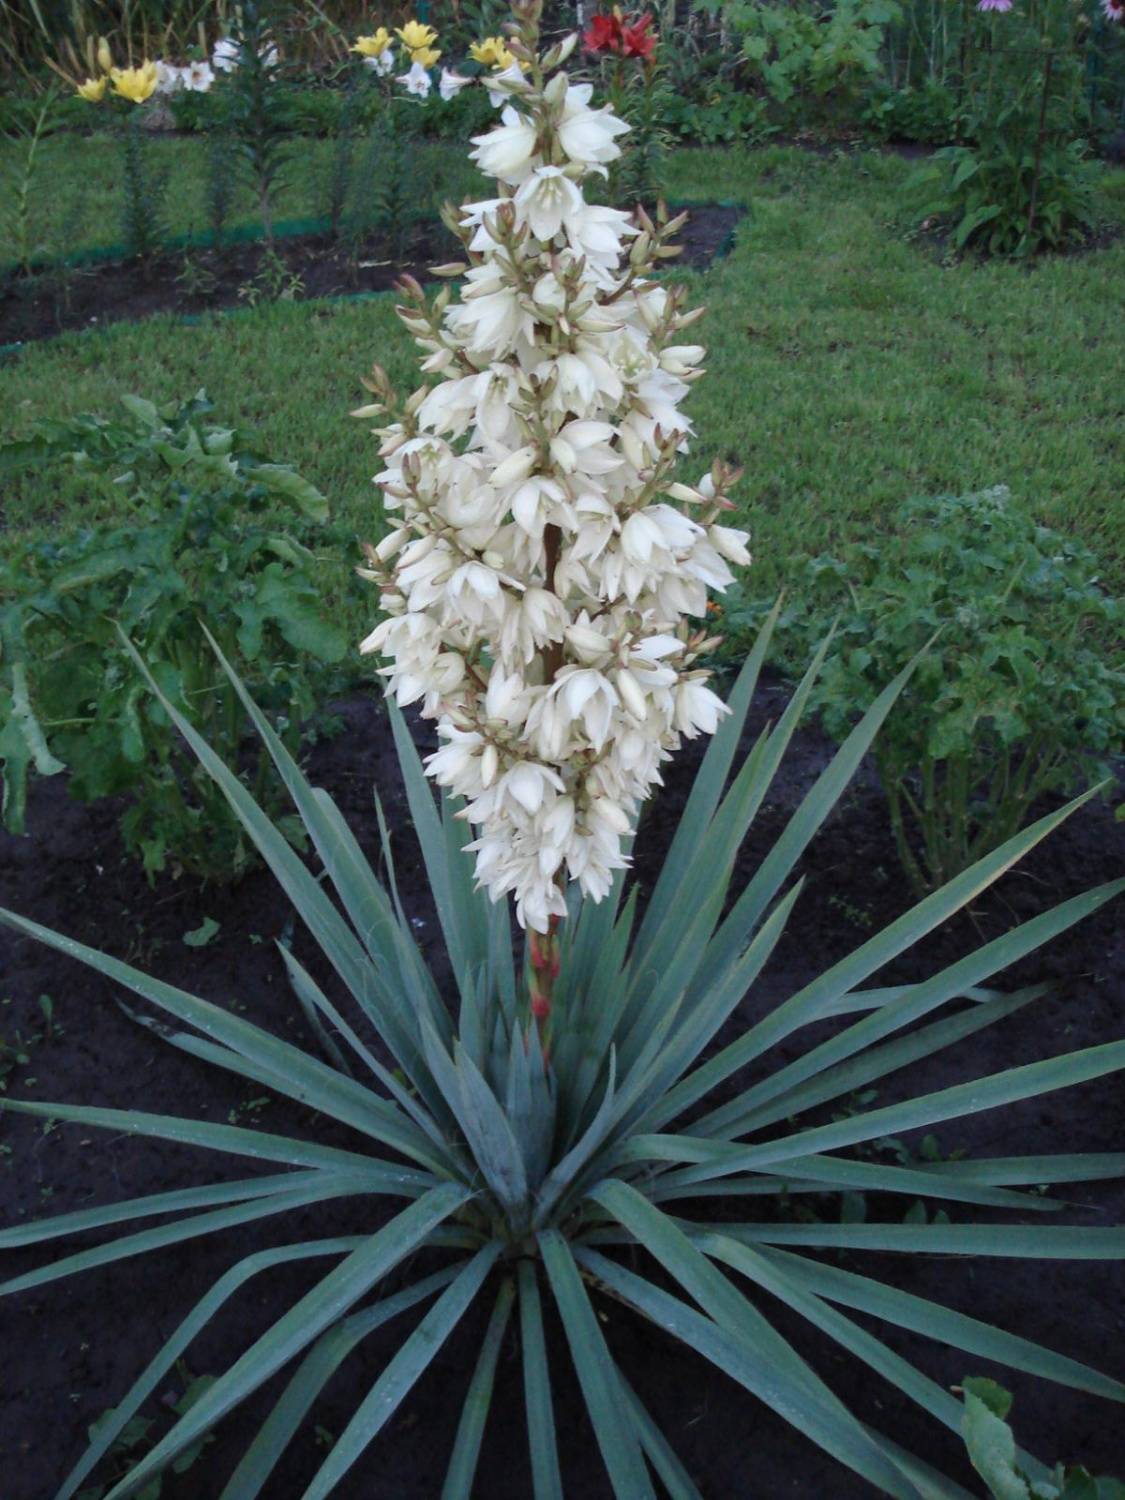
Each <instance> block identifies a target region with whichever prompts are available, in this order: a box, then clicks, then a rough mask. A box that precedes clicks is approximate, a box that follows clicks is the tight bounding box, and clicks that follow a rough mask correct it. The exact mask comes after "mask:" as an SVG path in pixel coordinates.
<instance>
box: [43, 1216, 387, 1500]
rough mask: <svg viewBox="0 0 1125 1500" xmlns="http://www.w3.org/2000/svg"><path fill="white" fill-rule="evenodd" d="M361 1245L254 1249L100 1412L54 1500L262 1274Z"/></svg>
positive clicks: (347, 1241)
mask: <svg viewBox="0 0 1125 1500" xmlns="http://www.w3.org/2000/svg"><path fill="white" fill-rule="evenodd" d="M362 1243H363V1239H362V1238H361V1237H358V1236H354V1235H353V1236H348V1237H346V1238H340V1239H329V1240H308V1241H306V1242H304V1243H303V1244H296V1245H281V1246H279V1247H277V1248H276V1249H271V1250H259V1251H258V1252H257V1253H256V1254H254V1255H248V1256H247V1257H246V1258H245V1259H244V1260H240V1261H239V1262H238V1263H237V1264H236V1265H234V1266H232V1267H231V1268H230V1270H229V1271H227V1272H225V1274H224V1275H222V1276H221V1277H220V1278H219V1280H218V1281H216V1282H215V1284H214V1286H213V1287H212V1288H211V1290H210V1291H209V1292H207V1294H206V1295H205V1296H204V1297H202V1298H201V1299H200V1300H199V1302H198V1303H196V1305H195V1307H194V1308H193V1309H192V1311H191V1312H190V1313H189V1314H188V1316H187V1317H186V1318H185V1319H184V1320H183V1322H182V1323H181V1324H180V1326H179V1327H178V1328H177V1329H176V1331H175V1332H174V1333H173V1334H172V1336H171V1338H169V1339H168V1340H167V1341H166V1342H165V1343H164V1344H163V1345H162V1346H161V1348H160V1349H159V1351H158V1352H157V1353H156V1355H155V1356H154V1357H153V1359H152V1360H151V1361H150V1362H149V1364H148V1365H147V1366H146V1368H145V1369H144V1370H143V1371H142V1373H141V1374H140V1375H139V1376H138V1377H137V1379H136V1380H135V1381H134V1382H133V1384H132V1385H131V1386H130V1388H129V1390H128V1391H127V1392H126V1393H125V1395H124V1396H123V1397H122V1399H121V1400H120V1401H118V1402H116V1403H115V1404H114V1406H113V1407H112V1409H111V1410H109V1411H107V1412H105V1413H104V1414H103V1416H102V1418H101V1420H100V1421H99V1422H98V1424H97V1428H96V1430H95V1431H94V1433H93V1435H92V1436H91V1438H90V1444H89V1447H87V1449H86V1450H85V1452H84V1453H83V1454H82V1457H81V1458H80V1459H79V1460H78V1462H77V1463H76V1464H75V1466H74V1468H73V1469H72V1470H71V1471H70V1473H69V1474H68V1475H67V1477H66V1480H65V1481H64V1483H63V1486H62V1488H61V1489H60V1490H59V1492H58V1494H57V1495H56V1496H55V1500H71V1497H72V1496H73V1495H74V1494H75V1492H76V1491H77V1489H78V1486H79V1485H80V1484H81V1483H82V1481H83V1480H84V1479H85V1478H86V1477H87V1476H88V1475H89V1474H90V1473H91V1472H92V1471H93V1469H94V1468H95V1467H96V1466H97V1464H98V1463H99V1461H100V1460H101V1458H102V1457H103V1456H104V1455H105V1454H106V1453H108V1452H109V1450H110V1449H111V1448H112V1447H113V1445H114V1444H115V1443H116V1441H117V1439H118V1437H119V1436H120V1435H121V1433H122V1431H123V1429H124V1428H125V1427H126V1426H127V1424H128V1423H129V1422H130V1421H131V1420H132V1418H133V1417H135V1416H136V1414H137V1413H138V1412H139V1411H140V1409H141V1407H142V1406H143V1405H144V1403H145V1401H147V1400H148V1398H149V1396H151V1395H152V1393H153V1391H155V1390H156V1389H157V1387H158V1386H159V1385H160V1383H161V1381H163V1380H164V1379H165V1378H166V1377H167V1375H168V1373H169V1371H170V1370H172V1369H174V1367H175V1365H176V1362H177V1360H179V1359H180V1358H182V1356H183V1355H184V1353H185V1352H186V1351H187V1349H188V1348H189V1346H190V1345H191V1343H192V1342H193V1340H194V1339H195V1338H196V1337H197V1336H198V1335H199V1333H200V1332H201V1331H202V1329H204V1328H205V1327H206V1326H207V1324H208V1323H209V1322H210V1321H211V1319H212V1318H213V1317H214V1316H215V1314H216V1313H217V1312H218V1311H219V1310H220V1308H221V1307H222V1306H223V1304H224V1303H226V1302H227V1301H229V1299H230V1298H231V1297H232V1296H233V1295H234V1294H235V1293H236V1292H237V1291H240V1290H241V1288H242V1287H244V1286H245V1285H246V1283H247V1282H249V1281H251V1280H252V1279H253V1278H254V1277H255V1276H257V1275H258V1273H259V1272H261V1271H268V1270H272V1269H273V1267H274V1266H280V1265H285V1264H287V1263H288V1262H290V1261H295V1260H307V1259H311V1258H314V1257H316V1256H321V1255H347V1254H349V1253H350V1252H351V1251H352V1250H355V1249H356V1248H357V1247H358V1246H359V1245H361V1244H362Z"/></svg>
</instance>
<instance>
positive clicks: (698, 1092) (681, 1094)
mask: <svg viewBox="0 0 1125 1500" xmlns="http://www.w3.org/2000/svg"><path fill="white" fill-rule="evenodd" d="M1097 790H1098V789H1097V788H1096V787H1092V788H1090V790H1089V791H1086V792H1083V793H1082V795H1081V796H1079V797H1075V798H1074V799H1073V800H1072V801H1070V802H1068V803H1067V804H1066V805H1065V806H1064V807H1062V808H1059V809H1058V810H1057V811H1056V812H1052V813H1048V814H1047V815H1046V816H1045V817H1042V818H1040V819H1039V820H1038V822H1036V823H1033V824H1031V826H1030V827H1028V828H1025V829H1023V830H1022V831H1021V832H1020V833H1018V834H1015V835H1013V837H1012V838H1010V839H1008V840H1007V842H1006V843H1004V844H1001V845H1000V847H999V848H998V849H995V850H993V851H992V852H991V853H990V854H987V855H985V856H984V858H983V859H980V860H978V861H977V863H976V864H975V865H973V866H971V868H970V869H968V870H966V871H964V872H963V873H962V874H960V875H958V876H955V877H954V879H953V880H951V881H949V882H948V884H946V885H944V886H942V887H941V889H940V890H938V891H935V892H933V894H932V895H929V896H927V897H926V898H925V899H924V900H923V901H921V902H919V903H918V904H917V905H916V906H914V907H911V909H910V910H909V911H907V912H905V913H904V914H903V915H902V916H901V917H898V918H896V919H895V921H893V922H891V923H890V925H889V926H887V927H885V928H884V929H883V931H882V932H879V933H877V934H876V935H875V936H874V937H872V938H869V939H868V940H867V941H866V942H865V943H862V944H861V945H860V947H858V948H857V949H856V950H855V951H854V952H853V953H850V954H848V955H847V957H846V958H843V959H841V960H840V961H839V962H838V963H835V964H833V965H832V966H831V968H829V969H826V970H825V971H824V973H823V974H820V975H818V976H817V978H816V979H814V980H812V981H811V983H809V984H807V985H806V986H805V987H804V988H803V989H801V990H799V991H798V992H797V994H795V995H792V996H790V998H789V999H788V1000H786V1001H784V1002H783V1003H782V1004H781V1005H779V1006H776V1007H775V1008H774V1009H773V1010H772V1011H771V1012H770V1014H769V1015H768V1016H766V1017H765V1018H764V1019H763V1020H762V1021H759V1022H758V1023H757V1024H756V1025H755V1026H753V1027H751V1028H750V1030H749V1031H747V1032H745V1033H744V1034H743V1035H742V1036H740V1037H738V1038H736V1039H735V1041H733V1042H731V1043H730V1044H729V1045H728V1046H727V1047H724V1048H723V1050H722V1051H721V1052H719V1053H718V1054H717V1055H716V1056H715V1057H713V1058H711V1059H709V1061H708V1062H706V1063H704V1064H703V1065H702V1067H700V1068H697V1069H696V1071H695V1072H694V1073H692V1074H689V1075H688V1077H687V1078H685V1079H684V1080H683V1082H682V1083H681V1084H679V1085H678V1086H677V1089H676V1102H677V1106H678V1109H679V1110H683V1109H686V1108H688V1106H689V1105H691V1104H693V1103H694V1102H695V1101H696V1100H698V1099H701V1098H702V1097H703V1096H704V1095H705V1094H707V1093H709V1092H710V1090H711V1089H713V1088H715V1087H716V1086H717V1085H718V1084H720V1083H722V1082H724V1080H725V1079H727V1078H729V1077H731V1075H732V1074H734V1073H736V1072H738V1071H739V1069H740V1068H744V1067H745V1066H746V1065H747V1064H748V1063H750V1062H753V1061H754V1059H755V1058H757V1057H760V1056H761V1055H762V1053H763V1052H766V1051H767V1050H768V1049H769V1048H770V1047H772V1046H774V1044H775V1043H777V1042H779V1041H781V1040H783V1039H784V1038H785V1037H787V1036H789V1035H790V1034H791V1033H792V1032H794V1031H796V1030H797V1029H798V1028H800V1027H801V1026H806V1025H808V1024H809V1023H810V1022H812V1021H815V1020H819V1019H820V1018H821V1017H822V1016H824V1015H826V1014H830V1013H832V1008H833V1006H834V1005H835V1004H836V1002H837V1001H838V1000H840V999H841V998H842V997H843V996H846V995H848V994H849V993H850V992H851V991H852V990H853V989H854V988H855V986H856V985H858V984H862V983H863V981H864V980H865V979H866V978H867V977H868V976H869V975H871V974H873V973H875V971H876V970H877V969H879V968H881V967H882V966H883V965H884V964H887V963H890V961H891V960H892V959H894V958H897V957H898V955H899V954H900V953H903V952H904V951H905V950H906V949H907V948H910V947H912V946H913V945H914V944H915V943H917V942H919V941H920V940H921V939H922V938H923V937H925V936H926V934H927V933H929V932H932V931H933V930H934V928H935V927H938V926H940V925H941V924H942V923H943V922H947V921H948V920H949V918H950V917H952V916H953V915H954V914H955V913H956V912H958V911H960V910H961V908H962V907H964V906H965V905H966V904H967V903H968V902H969V901H971V900H973V899H974V898H975V897H977V896H979V895H980V893H981V891H983V890H985V889H986V888H987V887H988V886H989V885H991V884H992V883H993V882H994V881H996V880H998V879H999V878H1000V876H1001V875H1002V874H1004V872H1005V871H1006V870H1008V869H1010V868H1011V867H1012V865H1014V864H1015V863H1016V862H1017V861H1018V860H1020V859H1022V858H1023V856H1024V855H1025V854H1026V853H1027V852H1028V851H1029V850H1030V849H1032V848H1033V847H1034V846H1035V845H1036V844H1037V843H1039V842H1040V841H1041V840H1042V839H1044V838H1046V837H1047V835H1048V834H1049V833H1052V832H1053V831H1054V829H1056V828H1057V827H1058V826H1059V824H1060V823H1062V822H1063V821H1064V820H1065V819H1066V818H1068V817H1069V816H1070V815H1071V813H1073V812H1075V811H1076V810H1077V809H1078V808H1079V807H1081V806H1082V805H1083V804H1084V803H1085V802H1088V801H1089V800H1090V798H1091V797H1092V796H1094V795H1095V794H1096V792H1097ZM1107 899H1108V898H1107ZM669 1118H672V1116H669Z"/></svg>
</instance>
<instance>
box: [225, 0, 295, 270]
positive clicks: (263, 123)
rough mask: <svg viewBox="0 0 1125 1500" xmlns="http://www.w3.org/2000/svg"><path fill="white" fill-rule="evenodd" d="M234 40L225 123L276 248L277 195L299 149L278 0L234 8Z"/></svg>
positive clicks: (247, 1) (251, 0)
mask: <svg viewBox="0 0 1125 1500" xmlns="http://www.w3.org/2000/svg"><path fill="white" fill-rule="evenodd" d="M230 39H231V41H232V42H233V43H234V46H235V47H236V48H237V52H236V53H235V55H234V56H233V57H232V59H231V63H232V65H231V66H230V68H229V70H228V71H227V74H226V77H225V79H224V80H223V81H222V84H221V85H220V92H219V109H220V117H221V124H222V126H224V127H225V128H226V129H228V130H229V131H230V133H231V135H232V136H233V138H234V141H235V145H236V152H237V157H238V160H239V162H240V165H241V168H242V175H243V176H244V177H245V178H246V180H247V181H248V182H249V184H250V187H251V189H252V191H253V193H254V197H255V199H256V201H257V205H258V213H259V216H260V218H261V224H262V236H263V239H264V241H265V245H266V249H267V250H272V249H273V246H274V214H275V206H276V203H277V194H278V190H279V188H280V186H281V184H282V181H283V180H284V174H285V170H286V168H287V166H288V164H289V160H290V158H291V155H292V150H293V142H292V140H291V138H290V136H289V132H288V129H287V125H286V119H285V108H284V101H283V98H282V92H281V88H280V78H279V56H278V46H277V32H276V26H275V20H274V14H273V4H272V0H243V3H242V4H240V5H239V6H238V7H237V8H236V9H235V10H234V11H233V13H232V20H231V31H230Z"/></svg>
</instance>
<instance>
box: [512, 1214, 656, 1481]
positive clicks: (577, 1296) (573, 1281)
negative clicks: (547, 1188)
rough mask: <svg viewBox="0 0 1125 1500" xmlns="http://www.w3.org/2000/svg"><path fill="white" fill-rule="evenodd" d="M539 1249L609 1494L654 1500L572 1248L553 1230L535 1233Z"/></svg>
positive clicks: (646, 1472)
mask: <svg viewBox="0 0 1125 1500" xmlns="http://www.w3.org/2000/svg"><path fill="white" fill-rule="evenodd" d="M539 1246H540V1250H541V1252H542V1256H543V1264H544V1266H545V1267H546V1270H547V1278H548V1280H549V1281H550V1284H551V1290H552V1292H553V1293H554V1296H555V1302H556V1303H557V1305H558V1309H559V1313H560V1315H561V1317H562V1321H563V1327H564V1328H565V1330H566V1336H567V1341H568V1342H569V1344H570V1352H571V1357H572V1359H573V1361H574V1368H575V1372H576V1373H577V1375H578V1383H579V1385H580V1386H581V1387H582V1394H583V1396H584V1397H585V1398H586V1408H587V1410H588V1411H589V1413H590V1420H591V1422H592V1423H593V1425H594V1435H595V1437H596V1438H597V1440H598V1448H599V1449H600V1451H601V1455H602V1460H603V1462H604V1463H605V1467H606V1472H607V1473H608V1475H609V1482H610V1484H611V1485H612V1487H613V1493H614V1494H615V1495H616V1496H617V1500H656V1495H655V1491H654V1490H653V1488H652V1481H651V1480H650V1478H649V1475H648V1470H647V1469H646V1468H645V1461H644V1459H643V1457H642V1456H641V1448H640V1443H639V1441H638V1439H637V1434H636V1431H635V1429H634V1426H633V1422H632V1418H631V1417H630V1415H629V1412H628V1408H627V1406H626V1404H625V1398H624V1396H623V1394H622V1391H621V1386H620V1384H619V1383H618V1380H617V1369H616V1366H615V1365H614V1363H613V1359H612V1357H611V1355H610V1352H609V1350H608V1348H607V1347H606V1342H605V1338H604V1336H603V1334H602V1331H601V1329H600V1328H599V1326H598V1320H597V1317H596V1315H595V1313H594V1309H593V1308H592V1307H591V1305H590V1299H589V1296H588V1295H587V1293H586V1288H585V1287H584V1286H583V1285H582V1278H581V1276H580V1275H579V1274H578V1267H577V1265H576V1264H575V1260H574V1256H573V1253H572V1252H571V1248H570V1246H569V1245H568V1243H567V1242H566V1240H565V1239H564V1238H563V1237H562V1235H561V1234H559V1232H558V1230H555V1229H548V1230H544V1231H542V1232H541V1233H540V1234H539Z"/></svg>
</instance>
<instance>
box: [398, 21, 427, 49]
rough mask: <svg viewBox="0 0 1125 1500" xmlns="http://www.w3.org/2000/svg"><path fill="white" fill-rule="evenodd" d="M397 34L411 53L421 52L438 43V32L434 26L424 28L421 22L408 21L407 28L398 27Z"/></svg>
mask: <svg viewBox="0 0 1125 1500" xmlns="http://www.w3.org/2000/svg"><path fill="white" fill-rule="evenodd" d="M395 31H396V34H397V35H398V36H400V37H401V38H402V45H403V46H404V47H405V48H406V50H407V51H408V52H410V53H414V52H421V51H423V50H424V49H425V48H426V47H432V46H433V45H434V43H435V42H436V41H437V32H436V31H435V30H434V28H433V27H432V26H423V24H422V22H421V21H407V23H406V25H405V26H397V27H396V28H395Z"/></svg>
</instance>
